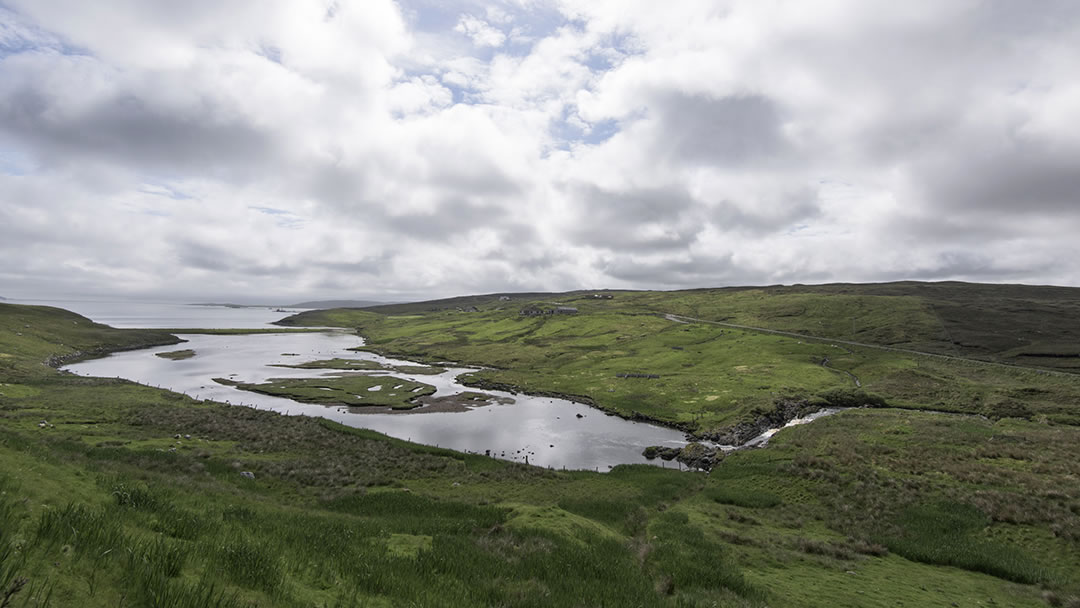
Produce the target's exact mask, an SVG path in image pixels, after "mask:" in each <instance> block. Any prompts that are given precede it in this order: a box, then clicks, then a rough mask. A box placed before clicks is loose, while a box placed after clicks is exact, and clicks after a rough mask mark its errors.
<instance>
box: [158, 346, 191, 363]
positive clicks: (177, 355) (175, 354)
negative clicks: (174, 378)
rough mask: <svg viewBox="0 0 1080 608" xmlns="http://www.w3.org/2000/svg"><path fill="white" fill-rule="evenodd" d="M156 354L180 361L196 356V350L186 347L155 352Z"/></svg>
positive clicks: (163, 357)
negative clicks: (165, 351)
mask: <svg viewBox="0 0 1080 608" xmlns="http://www.w3.org/2000/svg"><path fill="white" fill-rule="evenodd" d="M154 355H155V356H157V357H161V358H162V359H171V360H173V361H179V360H181V359H190V358H192V357H194V356H195V351H193V350H191V349H190V348H185V349H184V350H171V351H169V352H167V353H154Z"/></svg>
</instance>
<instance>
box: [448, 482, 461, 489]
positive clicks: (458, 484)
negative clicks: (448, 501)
mask: <svg viewBox="0 0 1080 608" xmlns="http://www.w3.org/2000/svg"><path fill="white" fill-rule="evenodd" d="M460 485H461V483H459V482H457V481H455V482H454V483H452V484H450V487H451V488H456V487H458V486H460Z"/></svg>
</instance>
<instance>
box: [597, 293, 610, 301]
mask: <svg viewBox="0 0 1080 608" xmlns="http://www.w3.org/2000/svg"><path fill="white" fill-rule="evenodd" d="M592 297H593V299H596V300H610V299H611V298H614V297H615V296H613V295H611V294H610V293H594V294H593V296H592Z"/></svg>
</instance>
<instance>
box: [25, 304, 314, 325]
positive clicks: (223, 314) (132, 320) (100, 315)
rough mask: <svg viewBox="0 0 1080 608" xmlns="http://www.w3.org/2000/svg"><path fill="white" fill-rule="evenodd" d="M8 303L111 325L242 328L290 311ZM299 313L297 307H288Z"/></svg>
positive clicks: (142, 305)
mask: <svg viewBox="0 0 1080 608" xmlns="http://www.w3.org/2000/svg"><path fill="white" fill-rule="evenodd" d="M5 302H7V303H10V304H37V305H41V306H55V307H57V308H63V309H65V310H70V311H71V312H76V313H79V314H80V315H82V316H84V317H87V318H89V319H90V320H92V321H97V322H98V323H104V324H106V325H111V326H113V327H144V328H146V327H165V328H192V329H194V328H199V329H211V328H212V329H221V328H229V327H238V328H244V329H251V328H266V327H274V326H273V325H271V324H270V323H271V322H273V321H277V320H278V319H281V318H284V317H287V316H289V314H291V313H282V312H275V311H274V309H273V308H268V307H260V308H229V307H226V306H195V305H192V304H166V303H161V302H132V301H125V302H113V301H108V300H16V299H8V300H5ZM289 310H291V311H293V312H300V310H301V309H289Z"/></svg>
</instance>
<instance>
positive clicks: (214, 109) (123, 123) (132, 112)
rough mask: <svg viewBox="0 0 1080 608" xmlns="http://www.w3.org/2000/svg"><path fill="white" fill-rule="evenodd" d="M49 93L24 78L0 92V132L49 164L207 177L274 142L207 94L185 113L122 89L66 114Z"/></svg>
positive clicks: (247, 162) (261, 156) (251, 161)
mask: <svg viewBox="0 0 1080 608" xmlns="http://www.w3.org/2000/svg"><path fill="white" fill-rule="evenodd" d="M53 94H54V93H51V92H46V91H43V90H40V89H38V88H36V87H35V86H34V85H33V84H31V83H26V84H24V86H22V87H20V88H18V89H15V90H14V91H10V92H8V93H7V95H6V97H4V98H0V131H2V132H6V133H7V134H8V135H9V136H10V137H12V138H14V139H16V140H17V141H19V142H21V143H22V145H23V146H25V148H26V149H29V150H33V151H34V152H35V153H36V155H37V156H38V158H39V160H42V161H44V162H46V163H47V164H49V165H66V164H70V163H77V162H78V161H79V160H86V159H92V160H94V161H95V162H99V161H102V160H106V159H109V160H112V161H113V162H118V163H123V164H124V165H126V166H128V167H142V168H144V169H149V170H154V171H162V172H170V173H171V172H178V171H184V172H187V171H193V172H199V173H201V174H203V175H206V176H210V175H220V174H222V173H223V172H234V173H235V169H237V168H242V167H250V166H252V165H255V164H257V163H258V161H260V160H266V158H267V154H268V152H269V151H270V150H272V149H273V148H274V142H273V138H272V137H271V136H270V135H268V134H267V133H264V132H262V131H260V130H259V129H257V128H255V127H253V126H252V125H250V124H247V123H246V122H245V121H244V119H243V118H241V117H239V116H232V115H229V113H228V112H226V111H224V109H223V108H220V107H218V106H216V105H215V104H214V102H212V101H210V100H206V101H205V107H203V108H198V109H191V113H188V114H184V113H177V112H176V111H175V110H173V109H166V108H161V107H157V106H155V105H154V104H153V103H152V102H150V101H148V100H146V99H144V98H141V97H140V96H139V95H138V94H137V93H135V92H123V93H118V94H117V95H115V96H112V97H110V98H108V99H105V100H103V101H100V102H98V103H96V104H94V105H93V106H92V107H90V108H88V109H87V110H85V111H82V112H80V113H78V114H77V115H72V114H65V112H64V111H63V110H59V109H58V108H57V101H58V100H57V99H54V98H53V97H52V95H53ZM67 94H71V95H79V94H80V93H79V92H78V91H69V92H68V93H67Z"/></svg>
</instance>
